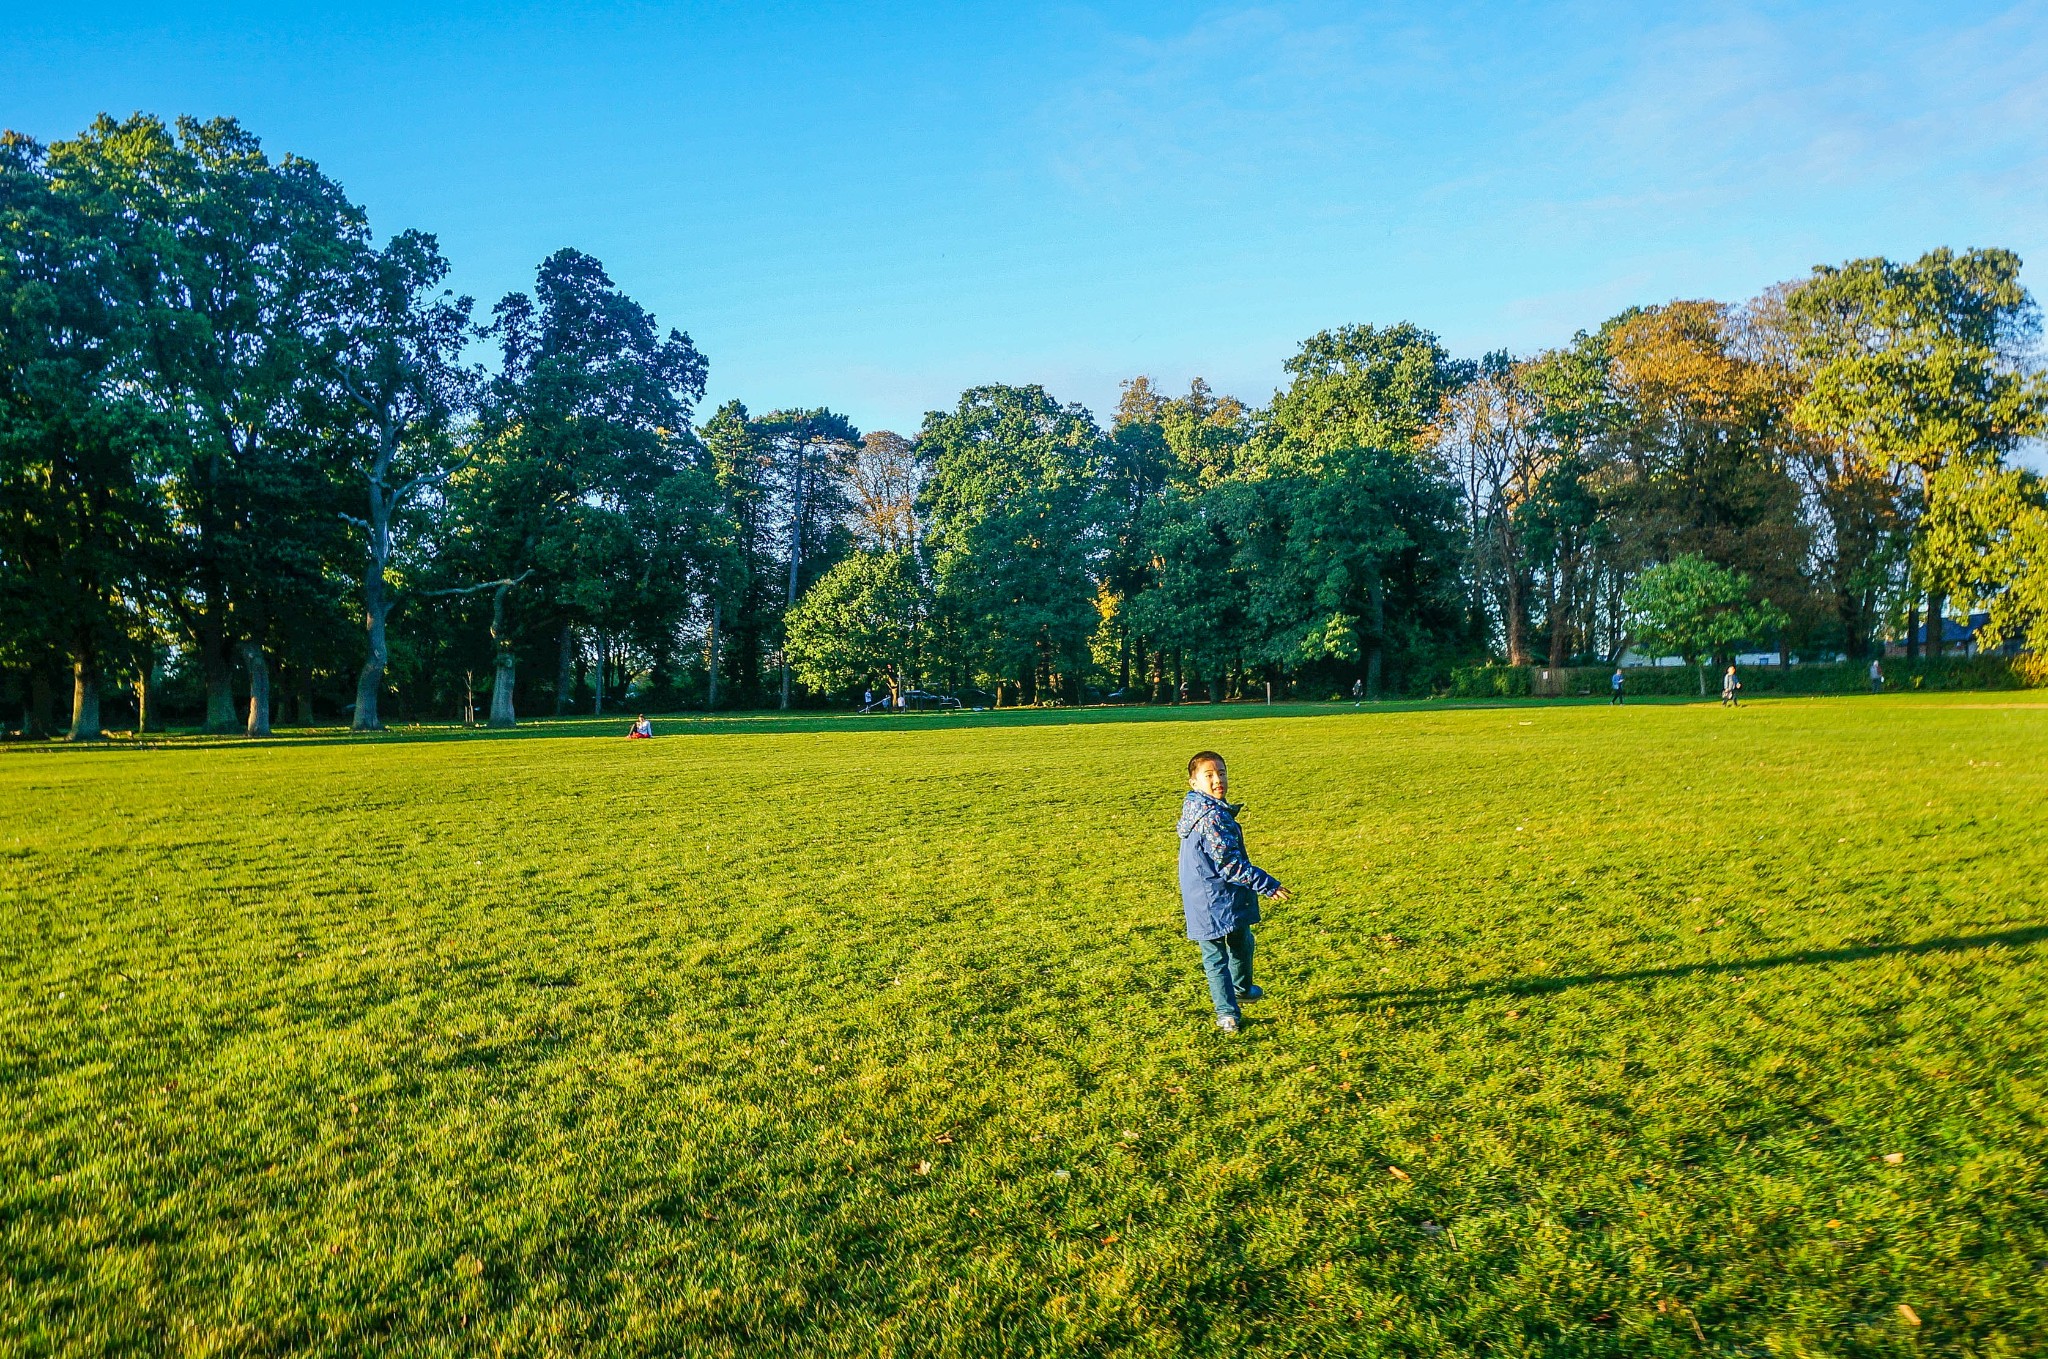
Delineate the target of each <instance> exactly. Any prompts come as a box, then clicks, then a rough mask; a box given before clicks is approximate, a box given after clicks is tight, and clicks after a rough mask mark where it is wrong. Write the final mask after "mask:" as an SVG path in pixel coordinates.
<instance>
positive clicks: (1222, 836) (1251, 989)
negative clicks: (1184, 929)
mask: <svg viewBox="0 0 2048 1359" xmlns="http://www.w3.org/2000/svg"><path fill="white" fill-rule="evenodd" d="M1229 796H1230V771H1229V770H1228V769H1226V768H1225V767H1224V764H1223V757H1222V756H1221V755H1218V754H1217V753H1216V752H1215V751H1213V750H1204V751H1202V752H1200V753H1198V754H1197V755H1196V756H1195V757H1194V758H1193V759H1191V760H1189V761H1188V795H1187V796H1186V797H1185V798H1183V799H1182V800H1181V804H1180V825H1179V827H1178V830H1179V832H1180V901H1181V907H1182V909H1183V911H1185V913H1186V915H1187V925H1188V938H1190V939H1192V940H1193V941H1194V942H1195V943H1197V944H1199V945H1201V948H1202V970H1203V971H1204V972H1205V973H1207V974H1208V978H1209V1000H1210V1002H1211V1003H1212V1004H1214V1005H1215V1007H1216V1027H1217V1028H1219V1029H1221V1030H1223V1032H1225V1033H1236V1032H1237V1025H1238V1021H1239V1019H1241V1018H1242V1017H1243V1012H1242V1011H1241V1010H1240V1009H1239V1006H1241V1005H1242V1004H1243V1003H1244V1002H1245V1001H1248V1000H1257V999H1259V998H1260V997H1261V996H1263V995H1265V994H1266V993H1265V992H1264V991H1261V990H1260V989H1259V988H1258V987H1257V986H1256V985H1254V984H1253V982H1252V926H1254V925H1256V924H1258V923H1259V898H1260V897H1271V898H1273V900H1275V901H1285V900H1287V896H1288V893H1287V889H1286V888H1285V887H1282V886H1281V885H1280V880H1279V879H1278V878H1276V877H1274V876H1273V875H1272V874H1271V873H1268V872H1267V871H1266V870H1265V869H1263V868H1258V867H1255V866H1253V864H1252V861H1251V860H1250V858H1248V857H1247V856H1246V855H1245V852H1244V832H1242V831H1240V830H1239V829H1238V828H1237V814H1238V812H1240V811H1242V810H1243V807H1242V805H1241V804H1238V803H1233V802H1230V801H1228V800H1227V799H1228V798H1229Z"/></svg>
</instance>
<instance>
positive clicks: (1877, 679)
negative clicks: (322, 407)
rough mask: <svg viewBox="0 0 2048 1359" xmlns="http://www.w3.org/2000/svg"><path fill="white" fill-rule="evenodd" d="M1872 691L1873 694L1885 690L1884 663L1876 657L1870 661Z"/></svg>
mask: <svg viewBox="0 0 2048 1359" xmlns="http://www.w3.org/2000/svg"><path fill="white" fill-rule="evenodd" d="M1870 692H1871V693H1873V694H1879V693H1883V692H1884V665H1883V663H1882V662H1880V661H1878V660H1877V659H1876V658H1874V657H1873V658H1872V659H1871V662H1870Z"/></svg>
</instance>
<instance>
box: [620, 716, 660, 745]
mask: <svg viewBox="0 0 2048 1359" xmlns="http://www.w3.org/2000/svg"><path fill="white" fill-rule="evenodd" d="M653 735H654V724H653V723H652V722H649V721H648V720H647V714H646V713H641V714H640V715H639V716H638V717H636V718H634V719H633V730H631V731H629V732H627V733H626V739H627V740H628V741H645V740H647V739H648V738H649V737H651V736H653Z"/></svg>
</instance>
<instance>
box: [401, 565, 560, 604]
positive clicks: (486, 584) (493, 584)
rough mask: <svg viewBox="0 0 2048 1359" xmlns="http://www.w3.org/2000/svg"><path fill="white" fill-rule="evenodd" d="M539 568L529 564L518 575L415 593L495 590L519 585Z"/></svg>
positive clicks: (475, 592)
mask: <svg viewBox="0 0 2048 1359" xmlns="http://www.w3.org/2000/svg"><path fill="white" fill-rule="evenodd" d="M537 569H538V568H536V567H532V566H529V567H527V568H526V569H525V570H524V571H521V572H520V573H519V574H518V575H516V576H507V577H506V578H505V579H503V580H487V581H483V582H482V583H480V584H477V585H458V586H455V587H454V588H452V589H447V590H419V591H415V593H416V594H418V595H420V596H421V597H422V598H425V599H431V598H434V597H436V596H440V595H473V594H477V593H478V592H480V591H483V590H495V589H497V588H498V587H499V586H500V585H508V586H509V585H517V584H519V582H521V581H523V580H525V579H526V578H527V577H528V576H530V575H532V574H533V573H534V571H535V570H537Z"/></svg>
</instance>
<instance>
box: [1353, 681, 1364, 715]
mask: <svg viewBox="0 0 2048 1359" xmlns="http://www.w3.org/2000/svg"><path fill="white" fill-rule="evenodd" d="M1364 702H1365V681H1364V680H1362V679H1355V680H1353V681H1351V706H1352V707H1354V708H1356V707H1358V706H1360V705H1361V704H1363V703H1364Z"/></svg>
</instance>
